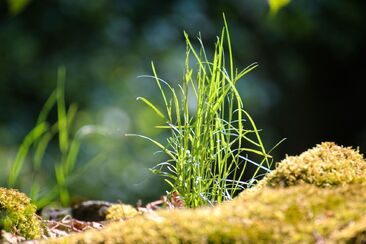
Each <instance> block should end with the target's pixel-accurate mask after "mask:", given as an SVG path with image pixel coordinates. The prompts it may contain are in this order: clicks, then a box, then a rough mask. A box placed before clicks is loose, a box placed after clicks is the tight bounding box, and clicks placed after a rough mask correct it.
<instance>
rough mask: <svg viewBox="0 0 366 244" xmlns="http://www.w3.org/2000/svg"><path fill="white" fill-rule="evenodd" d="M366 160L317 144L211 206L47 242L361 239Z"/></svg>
mask: <svg viewBox="0 0 366 244" xmlns="http://www.w3.org/2000/svg"><path fill="white" fill-rule="evenodd" d="M365 167H366V162H365V161H364V159H363V157H362V155H361V154H359V153H358V152H357V151H354V150H352V149H351V148H343V147H339V146H337V145H335V144H334V143H322V144H320V145H318V146H317V147H315V148H313V149H310V150H308V151H307V152H304V153H303V154H301V155H300V156H298V157H287V158H286V159H285V160H283V161H282V162H281V163H279V164H278V168H277V169H276V170H274V171H273V172H272V173H271V174H269V175H268V176H267V177H266V178H265V179H263V180H262V181H261V182H260V183H259V184H258V186H257V187H255V188H254V189H253V190H250V191H244V192H243V193H242V194H241V195H240V197H237V198H236V199H234V200H233V201H231V202H226V203H224V204H221V205H218V206H216V207H213V208H209V207H206V208H198V209H177V210H160V211H156V212H153V213H147V214H144V215H141V216H136V217H133V218H131V219H128V220H126V221H123V222H114V223H111V224H109V225H107V226H106V227H105V229H103V230H101V231H87V232H85V233H81V234H75V235H71V236H69V237H66V238H63V239H53V240H48V241H47V242H50V243H136V242H137V243H139V242H143V243H364V242H365V241H366V234H365V233H366V218H365V217H364V213H365V212H366V183H365V181H366V180H365V179H366V177H365V176H366V175H365V172H366V168H365Z"/></svg>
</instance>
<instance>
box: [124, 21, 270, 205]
mask: <svg viewBox="0 0 366 244" xmlns="http://www.w3.org/2000/svg"><path fill="white" fill-rule="evenodd" d="M184 35H185V39H186V45H187V49H186V58H185V71H184V76H183V82H182V83H181V84H179V85H178V86H179V88H178V89H175V88H173V87H172V86H171V85H170V84H169V83H168V82H166V81H164V80H162V79H160V78H158V76H157V72H156V70H155V66H154V64H153V63H152V71H153V74H154V75H153V76H143V77H150V78H154V79H155V81H156V84H157V86H158V88H159V90H160V92H161V96H162V98H163V101H164V107H165V108H164V109H165V111H164V112H163V111H162V110H161V109H159V108H158V107H157V106H156V105H154V103H153V102H151V101H150V100H148V99H146V98H143V97H139V98H137V99H138V100H140V101H142V102H143V103H145V104H146V105H147V106H149V107H150V108H151V109H152V110H154V111H155V113H156V114H157V115H158V116H159V117H161V118H162V119H163V120H164V122H166V125H162V126H157V128H163V129H170V132H171V136H170V137H169V138H168V139H167V145H166V146H165V145H163V144H164V143H160V142H158V141H156V140H154V139H152V138H149V137H146V136H142V135H136V134H128V135H127V136H138V137H142V138H145V139H147V140H149V141H151V142H152V143H153V144H155V145H156V146H157V147H159V148H160V149H161V150H162V151H163V152H165V153H166V154H167V155H168V156H169V160H167V161H165V162H162V163H159V164H157V165H156V166H155V167H154V168H152V172H154V173H156V174H159V175H162V176H164V177H165V178H166V179H165V180H166V182H167V183H168V184H169V185H170V186H171V187H172V190H171V192H170V193H173V192H176V193H178V194H179V195H180V197H181V198H182V199H183V200H184V203H185V205H186V206H188V207H198V206H202V205H207V204H211V205H213V204H216V203H220V202H222V201H224V200H230V199H232V198H233V196H234V195H235V194H236V193H237V192H238V191H239V190H243V189H244V188H247V187H249V184H250V183H247V182H243V181H241V180H240V179H242V177H243V176H244V173H245V172H246V167H247V164H248V163H251V164H253V165H254V166H255V167H256V170H255V172H254V174H253V175H252V176H251V177H252V180H254V179H256V177H258V173H259V170H260V169H262V170H264V171H265V172H269V171H270V168H271V165H272V160H271V158H272V157H271V156H270V155H269V154H268V153H267V152H266V150H265V147H264V145H263V143H262V140H261V137H260V135H259V130H258V129H257V127H256V125H255V123H254V121H253V119H252V118H251V117H250V115H249V114H248V113H247V112H246V111H245V110H244V109H243V101H242V99H241V97H240V94H239V92H238V90H237V89H236V87H235V85H236V83H237V81H238V80H239V79H240V78H242V77H243V76H244V75H246V74H247V73H248V72H250V71H251V70H253V69H254V68H256V67H257V65H256V64H252V65H250V66H248V67H247V68H245V69H244V70H242V71H240V72H238V70H236V69H234V63H233V56H232V49H231V42H230V35H229V30H228V26H227V22H226V19H225V15H224V27H223V29H222V33H221V37H218V38H217V42H216V45H215V52H214V56H213V61H209V60H208V58H207V56H206V52H205V48H204V45H203V43H202V41H201V38H199V42H200V46H201V47H200V50H199V52H197V51H196V50H195V48H194V47H193V46H192V43H191V41H190V39H189V37H188V35H187V33H184ZM225 46H226V49H227V51H228V57H226V58H228V65H229V68H228V70H227V68H226V63H225V52H224V48H225ZM192 54H193V56H194V59H195V61H197V66H198V71H196V70H194V69H192V68H191V67H190V58H191V55H192ZM191 91H193V94H194V100H195V101H196V110H195V111H190V110H191V109H190V108H189V106H190V103H191V102H192V97H190V96H191V94H192V92H191ZM244 122H247V126H249V128H246V127H247V126H244ZM249 154H255V155H256V157H258V156H259V157H260V158H261V160H260V162H259V163H256V162H254V161H252V160H251V159H250V158H249ZM244 155H245V156H244ZM251 182H253V181H251Z"/></svg>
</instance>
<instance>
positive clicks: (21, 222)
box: [0, 187, 42, 239]
mask: <svg viewBox="0 0 366 244" xmlns="http://www.w3.org/2000/svg"><path fill="white" fill-rule="evenodd" d="M0 229H3V230H5V231H7V232H11V233H15V234H18V235H21V236H23V237H25V238H26V239H36V238H40V237H41V230H42V229H41V221H40V219H39V218H38V216H37V215H36V207H35V206H34V205H33V204H32V203H31V201H30V199H29V198H28V197H27V196H26V195H25V194H24V193H21V192H19V191H17V190H14V189H6V188H1V187H0Z"/></svg>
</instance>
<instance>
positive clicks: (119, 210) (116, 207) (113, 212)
mask: <svg viewBox="0 0 366 244" xmlns="http://www.w3.org/2000/svg"><path fill="white" fill-rule="evenodd" d="M140 214H142V213H141V212H139V211H137V210H136V208H134V207H132V206H131V205H127V204H113V205H112V206H110V207H109V208H108V209H107V215H106V219H107V220H126V219H130V218H132V217H135V216H137V215H140Z"/></svg>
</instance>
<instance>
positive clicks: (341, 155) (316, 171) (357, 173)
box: [255, 142, 366, 188]
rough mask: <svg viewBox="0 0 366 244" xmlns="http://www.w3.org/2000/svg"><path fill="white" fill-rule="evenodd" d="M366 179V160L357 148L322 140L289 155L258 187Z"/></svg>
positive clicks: (344, 182) (334, 183)
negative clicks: (307, 148) (302, 150)
mask: <svg viewBox="0 0 366 244" xmlns="http://www.w3.org/2000/svg"><path fill="white" fill-rule="evenodd" d="M365 182H366V162H365V160H364V158H363V155H362V154H360V153H359V151H358V150H353V149H352V148H350V147H342V146H338V145H336V144H335V143H333V142H323V143H321V144H319V145H317V146H316V147H314V148H312V149H310V150H307V151H306V152H304V153H302V154H300V155H299V156H291V157H286V158H285V159H284V160H282V161H281V162H280V163H278V165H277V167H276V169H275V170H273V171H272V172H271V173H269V174H268V175H267V176H266V177H265V178H264V179H263V180H262V181H260V182H259V183H258V185H257V186H256V187H255V188H261V187H263V186H265V185H266V186H271V187H278V186H283V187H288V186H292V185H297V184H302V183H306V184H312V185H315V186H318V187H330V186H338V185H344V184H352V183H365Z"/></svg>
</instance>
